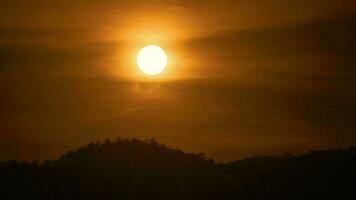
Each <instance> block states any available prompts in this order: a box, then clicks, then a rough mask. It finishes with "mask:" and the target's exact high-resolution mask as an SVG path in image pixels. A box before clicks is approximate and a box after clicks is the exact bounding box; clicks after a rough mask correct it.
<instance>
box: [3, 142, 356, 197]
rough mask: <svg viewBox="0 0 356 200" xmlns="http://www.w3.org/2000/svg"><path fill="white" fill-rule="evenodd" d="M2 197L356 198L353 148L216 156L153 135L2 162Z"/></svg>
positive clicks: (355, 163)
mask: <svg viewBox="0 0 356 200" xmlns="http://www.w3.org/2000/svg"><path fill="white" fill-rule="evenodd" d="M0 180H1V187H0V190H1V191H0V194H1V195H2V197H6V198H4V199H356V181H355V180H356V148H355V147H352V148H349V149H347V150H344V149H335V150H325V151H313V152H310V153H307V154H304V155H300V156H292V155H289V154H286V155H285V156H281V157H269V156H255V157H251V158H248V159H244V160H240V161H235V162H230V163H215V162H214V161H213V160H211V159H207V158H206V157H205V156H204V155H197V154H187V153H184V152H183V151H181V150H177V149H172V148H168V147H166V146H165V145H161V144H158V143H157V142H155V141H153V140H152V141H146V142H143V141H139V140H136V139H132V140H128V139H117V140H116V141H109V140H107V141H105V142H104V143H90V144H88V145H87V146H85V147H82V148H80V149H78V150H76V151H71V152H68V153H66V154H64V155H63V156H61V157H60V158H59V159H58V160H54V161H45V162H43V163H36V162H32V163H28V162H17V161H8V162H2V163H1V164H0Z"/></svg>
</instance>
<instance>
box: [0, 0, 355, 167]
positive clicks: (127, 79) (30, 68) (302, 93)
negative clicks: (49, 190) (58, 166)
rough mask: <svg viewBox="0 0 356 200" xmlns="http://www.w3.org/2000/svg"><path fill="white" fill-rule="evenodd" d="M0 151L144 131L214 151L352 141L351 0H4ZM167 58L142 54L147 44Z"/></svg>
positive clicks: (16, 153) (226, 155) (7, 155)
mask: <svg viewBox="0 0 356 200" xmlns="http://www.w3.org/2000/svg"><path fill="white" fill-rule="evenodd" d="M0 13H1V14H0V160H6V159H13V158H16V159H26V160H33V159H45V158H56V157H58V156H59V155H60V154H62V153H64V152H66V151H69V150H71V149H75V148H78V147H80V146H82V145H85V144H87V143H89V142H92V141H99V140H104V139H106V138H111V139H114V138H116V137H118V136H120V137H130V138H140V139H150V138H155V139H156V140H157V141H158V142H160V143H164V144H167V145H170V146H172V147H176V148H180V149H182V150H184V151H188V152H203V153H205V154H206V155H207V156H208V157H212V158H214V159H216V160H218V161H230V160H234V159H240V158H244V157H247V156H251V155H255V154H263V155H266V154H268V155H278V154H283V153H286V152H290V153H302V152H307V151H309V150H311V149H321V148H330V147H333V148H335V147H348V146H350V145H352V144H355V143H356V3H355V2H354V1H353V0H330V1H326V0H291V1H285V0H259V1H257V0H251V1H243V0H231V1H229V0H226V1H222V0H221V1H212V0H205V1H202V0H201V1H200V0H196V1H188V0H171V1H169V0H167V1H163V0H161V1H159V0H154V1H150V0H142V1H140V0H137V1H120V0H115V1H114V0H101V1H88V0H85V1H84V0H76V1H73V0H71V1H69V0H62V1H58V2H54V1H45V0H32V1H22V0H11V1H10V0H5V1H4V0H0ZM149 44H155V45H159V46H160V47H162V48H163V49H164V50H165V51H166V53H167V55H168V66H167V69H166V70H165V71H164V72H163V73H162V74H160V75H158V76H155V77H149V76H147V75H145V74H143V73H142V72H140V71H139V70H138V68H137V66H136V63H135V59H136V56H137V52H138V51H139V50H140V48H142V47H144V46H145V45H149Z"/></svg>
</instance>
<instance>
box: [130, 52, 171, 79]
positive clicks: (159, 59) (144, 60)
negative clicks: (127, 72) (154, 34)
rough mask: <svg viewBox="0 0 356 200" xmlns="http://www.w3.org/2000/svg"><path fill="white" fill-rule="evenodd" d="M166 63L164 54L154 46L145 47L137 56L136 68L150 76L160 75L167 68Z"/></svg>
mask: <svg viewBox="0 0 356 200" xmlns="http://www.w3.org/2000/svg"><path fill="white" fill-rule="evenodd" d="M167 63H168V59H167V55H166V53H165V52H164V50H163V49H162V48H161V47H159V46H156V45H149V46H145V47H144V48H142V49H141V50H140V51H139V52H138V54H137V65H138V68H139V69H140V70H141V71H142V72H143V73H145V74H147V75H150V76H154V75H158V74H160V73H161V72H162V71H163V70H164V69H165V68H166V67H167Z"/></svg>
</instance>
